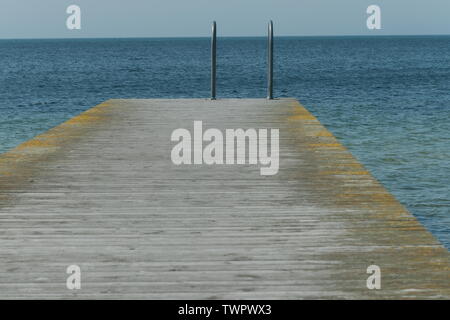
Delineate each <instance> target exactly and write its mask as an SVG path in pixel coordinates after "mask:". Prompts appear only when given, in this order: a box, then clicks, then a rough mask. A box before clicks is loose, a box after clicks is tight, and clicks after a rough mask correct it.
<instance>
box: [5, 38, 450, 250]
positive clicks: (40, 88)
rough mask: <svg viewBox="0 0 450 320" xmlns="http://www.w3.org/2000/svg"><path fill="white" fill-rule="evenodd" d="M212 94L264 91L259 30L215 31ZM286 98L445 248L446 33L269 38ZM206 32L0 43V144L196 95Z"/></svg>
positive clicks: (449, 72) (449, 61) (205, 79)
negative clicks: (99, 107) (122, 108)
mask: <svg viewBox="0 0 450 320" xmlns="http://www.w3.org/2000/svg"><path fill="white" fill-rule="evenodd" d="M219 40H220V41H219V43H218V53H219V56H218V96H220V97H265V68H266V64H265V55H266V51H265V45H266V44H265V39H263V38H221V39H219ZM275 50H276V63H275V71H276V72H275V81H276V82H275V95H276V96H277V97H296V98H298V99H299V100H300V101H301V102H302V103H303V104H304V105H305V106H307V108H308V109H309V110H311V111H312V112H313V113H314V114H315V115H316V116H317V117H318V118H319V119H320V120H321V122H322V123H323V124H325V125H326V126H327V127H328V128H329V129H330V130H331V131H332V132H333V133H334V134H335V135H336V136H337V137H338V138H339V139H340V140H341V141H342V142H343V143H344V144H345V145H346V146H347V147H349V149H350V150H351V151H352V152H353V154H354V155H355V156H356V157H357V158H358V159H359V160H360V161H361V162H363V163H364V164H365V165H366V166H367V167H368V168H369V169H370V170H371V172H372V173H373V174H374V176H375V177H376V178H378V179H379V180H380V181H381V182H382V183H383V184H384V185H385V186H386V187H387V189H389V190H390V191H391V192H392V193H393V194H394V195H395V196H396V197H397V198H398V199H399V200H400V201H401V202H402V203H403V204H404V205H405V206H406V207H407V208H408V209H409V210H410V211H411V212H412V213H413V214H414V215H415V216H416V217H417V218H418V219H419V220H420V221H421V222H422V223H424V224H425V226H426V227H427V228H428V229H429V230H431V231H432V232H433V233H434V234H435V235H436V237H437V238H438V239H440V241H441V242H443V243H444V244H445V245H446V246H447V248H450V232H449V231H450V36H439V37H438V36H436V37H434V36H430V37H371V38H369V37H320V38H313V37H311V38H291V37H289V38H288V37H286V38H277V39H276V43H275ZM208 94H209V40H208V39H103V40H2V41H0V152H4V151H6V150H8V149H10V148H12V147H14V146H16V145H17V144H19V143H21V142H23V141H25V140H28V139H30V138H31V137H33V136H35V135H36V134H38V133H41V132H43V131H45V130H47V129H49V128H51V127H53V126H55V125H57V124H59V123H61V122H62V121H64V120H66V119H68V118H70V117H72V116H74V115H75V114H78V113H80V112H81V111H83V110H86V109H88V108H90V107H91V106H94V105H96V104H98V103H100V102H102V101H104V100H106V99H109V98H181V97H187V98H190V97H207V96H208Z"/></svg>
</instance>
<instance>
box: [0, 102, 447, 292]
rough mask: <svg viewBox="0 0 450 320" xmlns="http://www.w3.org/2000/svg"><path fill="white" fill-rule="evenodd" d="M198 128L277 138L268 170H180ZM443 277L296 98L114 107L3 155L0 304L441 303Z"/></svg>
mask: <svg viewBox="0 0 450 320" xmlns="http://www.w3.org/2000/svg"><path fill="white" fill-rule="evenodd" d="M194 121H202V124H203V132H204V131H205V130H207V129H209V128H217V129H219V130H220V131H221V132H225V130H226V129H237V128H242V129H244V130H245V129H248V128H255V129H260V128H277V129H279V171H278V173H277V174H274V175H261V174H260V167H261V165H259V164H257V165H254V164H251V165H250V164H245V165H236V164H235V165H220V164H213V165H207V164H195V165H194V164H192V165H185V164H182V165H175V164H174V163H173V162H172V159H171V152H172V149H173V147H174V146H175V145H176V142H173V141H171V134H172V133H173V131H174V130H175V129H178V128H185V129H187V130H189V131H190V132H193V126H194ZM194 151H195V150H194ZM69 265H78V266H79V267H80V268H81V289H80V290H69V289H67V287H66V279H67V277H68V276H69V275H68V274H67V273H66V269H67V267H68V266H69ZM370 265H377V266H379V268H380V270H381V289H379V290H378V289H373V290H369V289H368V288H367V286H366V280H367V278H368V277H369V276H370V274H368V273H367V268H368V267H369V266H370ZM449 280H450V255H449V252H448V250H447V249H445V248H444V247H443V246H442V245H441V244H440V243H439V242H438V241H437V240H436V239H435V238H434V237H433V236H432V235H431V234H430V233H429V232H428V231H427V230H426V229H425V228H424V227H423V226H422V225H421V224H420V223H419V222H418V221H417V220H416V219H415V218H414V217H413V216H412V215H411V214H410V213H409V212H408V211H407V210H406V209H405V208H404V207H403V206H402V205H401V204H400V203H399V202H398V201H397V200H396V199H395V198H394V197H393V196H392V195H391V194H390V193H389V192H388V191H386V189H385V188H384V187H383V186H382V185H380V183H378V182H377V181H376V180H375V179H374V178H373V177H372V176H371V175H370V173H369V172H368V171H367V170H366V169H365V168H364V167H363V166H362V165H361V164H360V163H359V162H358V161H357V160H356V159H355V158H354V157H353V156H352V155H351V154H350V153H349V151H348V150H347V149H346V148H345V147H343V146H342V145H341V144H340V143H339V141H337V140H336V138H335V137H334V136H333V135H332V134H331V133H330V132H329V131H328V130H326V129H325V128H324V127H323V126H322V125H321V124H320V122H319V121H318V120H317V119H316V118H315V117H314V116H313V115H311V114H310V113H309V112H308V111H307V110H306V109H305V108H303V107H302V106H301V105H300V104H299V103H298V102H297V101H296V100H294V99H280V100H271V101H268V100H263V99H230V100H228V99H227V100H216V101H210V100H201V99H185V100H109V101H107V102H104V103H102V104H100V105H99V106H97V107H94V108H92V109H90V110H88V111H86V112H84V113H82V114H81V115H79V116H77V117H74V118H72V119H71V120H69V121H67V122H65V123H63V124H61V125H59V126H57V127H55V128H53V129H51V130H49V131H48V132H46V133H44V134H42V135H39V136H37V137H36V138H34V139H32V140H30V141H28V142H25V143H23V144H22V145H19V146H18V147H17V148H15V149H13V150H11V151H9V152H7V153H4V154H2V155H0V298H1V299H12V298H45V299H46V298H56V299H59V298H64V299H68V298H69V299H70V298H88V299H89V298H95V299H98V298H100V299H102V298H103V299H110V298H124V299H200V298H205V299H221V298H222V299H237V298H243V299H246V298H250V299H301V298H309V299H315V298H320V299H324V298H348V299H372V298H381V299H387V298H396V299H417V298H432V299H449V298H450V282H449Z"/></svg>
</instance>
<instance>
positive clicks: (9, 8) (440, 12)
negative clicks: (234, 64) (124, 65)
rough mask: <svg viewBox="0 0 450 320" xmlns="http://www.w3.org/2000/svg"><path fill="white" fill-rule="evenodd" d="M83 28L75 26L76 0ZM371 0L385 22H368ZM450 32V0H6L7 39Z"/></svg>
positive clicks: (2, 1) (2, 12) (1, 35)
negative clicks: (372, 26) (371, 25)
mask: <svg viewBox="0 0 450 320" xmlns="http://www.w3.org/2000/svg"><path fill="white" fill-rule="evenodd" d="M73 4H75V5H78V6H79V7H80V8H81V29H80V30H68V29H67V27H66V20H67V18H68V16H69V14H67V13H66V9H67V7H68V6H69V5H73ZM369 5H378V6H379V7H380V8H381V29H380V30H369V29H368V28H367V26H366V20H367V18H368V14H367V13H366V9H367V7H368V6H369ZM269 19H272V20H273V21H274V26H275V27H274V28H275V34H276V35H278V36H318V35H415V34H450V0H126V1H124V0H0V39H11V38H104V37H202V36H209V35H210V29H211V22H212V21H213V20H216V21H217V24H218V36H263V35H265V34H266V26H267V22H268V20H269Z"/></svg>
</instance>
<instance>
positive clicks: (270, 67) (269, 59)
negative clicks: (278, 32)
mask: <svg viewBox="0 0 450 320" xmlns="http://www.w3.org/2000/svg"><path fill="white" fill-rule="evenodd" d="M267 65H268V70H267V99H270V100H271V99H273V22H272V20H270V21H269V26H268V30H267Z"/></svg>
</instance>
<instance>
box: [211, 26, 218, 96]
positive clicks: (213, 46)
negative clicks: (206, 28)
mask: <svg viewBox="0 0 450 320" xmlns="http://www.w3.org/2000/svg"><path fill="white" fill-rule="evenodd" d="M216 37H217V26H216V22H215V21H213V24H212V35H211V100H216V64H217V63H216V61H217V60H216V52H217V41H216Z"/></svg>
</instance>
